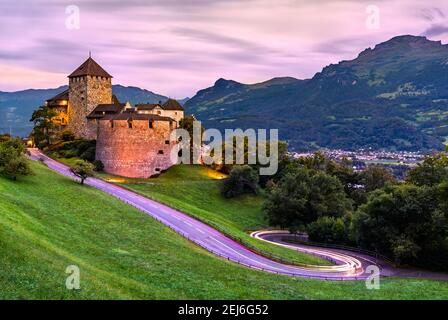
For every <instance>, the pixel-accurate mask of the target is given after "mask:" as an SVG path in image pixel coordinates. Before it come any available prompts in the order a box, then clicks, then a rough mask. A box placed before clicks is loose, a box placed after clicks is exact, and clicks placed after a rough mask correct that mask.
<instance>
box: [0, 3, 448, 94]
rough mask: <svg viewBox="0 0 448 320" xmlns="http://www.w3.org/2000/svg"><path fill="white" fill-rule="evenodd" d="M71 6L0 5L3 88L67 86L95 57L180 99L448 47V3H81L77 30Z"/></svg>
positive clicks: (125, 77) (124, 80) (122, 75)
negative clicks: (404, 45)
mask: <svg viewBox="0 0 448 320" xmlns="http://www.w3.org/2000/svg"><path fill="white" fill-rule="evenodd" d="M68 4H70V3H68V2H62V1H50V0H46V1H45V0H43V1H31V0H26V1H20V2H19V3H18V1H12V0H3V1H2V2H1V3H0V15H1V16H0V28H1V30H2V32H1V33H0V41H1V43H2V47H1V48H0V67H1V68H2V69H1V79H0V90H2V91H7V90H18V89H25V88H29V87H35V88H36V87H51V86H58V85H60V84H65V83H66V79H65V77H63V76H62V75H67V74H69V73H70V72H71V71H72V70H73V69H74V68H76V67H77V65H79V64H80V63H81V62H83V60H84V59H85V58H86V57H87V55H88V51H92V52H93V56H94V58H95V59H96V60H98V62H100V63H101V64H102V65H103V66H104V67H105V68H106V69H107V70H108V71H109V72H110V73H112V74H113V75H114V82H115V83H120V84H124V85H135V86H140V87H143V88H146V89H149V90H152V91H155V92H158V93H162V94H165V95H169V96H172V97H179V98H180V97H184V96H192V95H194V94H195V92H196V91H197V90H199V89H202V88H204V87H206V86H210V85H212V84H213V83H214V81H215V80H216V79H217V78H220V77H224V78H228V79H234V80H236V81H241V82H249V83H253V82H259V81H264V80H267V79H269V78H272V77H277V76H294V77H297V78H308V77H311V76H313V75H314V73H316V72H318V71H320V70H321V69H322V68H323V67H324V66H325V65H328V64H330V63H337V62H338V61H340V60H343V59H352V58H355V57H356V55H357V54H358V53H359V52H360V51H362V50H364V49H365V48H366V47H371V46H374V45H375V44H377V43H379V42H382V41H386V40H388V39H389V38H392V37H394V36H396V35H402V34H415V35H420V34H427V35H428V36H430V37H431V38H432V39H434V40H443V41H444V42H445V41H446V40H448V32H447V30H448V22H447V21H446V18H445V14H448V12H445V11H444V10H446V9H445V7H446V5H445V0H443V1H442V0H433V1H431V4H428V2H426V3H423V2H422V1H417V0H414V1H410V0H390V1H353V0H345V1H343V0H340V1H330V0H320V1H313V2H311V1H305V0H278V1H273V0H271V1H268V0H246V1H236V0H231V1H223V0H221V1H208V0H207V1H205V0H183V1H175V0H164V1H162V0H151V1H143V0H141V1H140V0H130V1H118V0H109V1H99V0H96V1H95V0H93V1H92V0H90V1H85V0H81V1H77V5H78V6H79V9H80V18H81V20H80V29H79V30H68V29H67V28H66V27H65V19H66V18H67V15H66V13H65V8H66V5H68ZM371 4H374V5H376V6H377V7H378V8H379V9H380V19H381V20H380V21H381V24H380V28H379V29H375V30H370V29H368V28H366V25H365V21H366V18H367V14H366V8H367V6H368V5H371Z"/></svg>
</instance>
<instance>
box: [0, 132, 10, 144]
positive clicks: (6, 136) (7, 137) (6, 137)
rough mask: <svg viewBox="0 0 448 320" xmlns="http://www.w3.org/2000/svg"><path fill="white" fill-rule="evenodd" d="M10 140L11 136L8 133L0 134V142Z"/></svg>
mask: <svg viewBox="0 0 448 320" xmlns="http://www.w3.org/2000/svg"><path fill="white" fill-rule="evenodd" d="M8 140H11V136H10V135H9V134H8V133H5V134H0V142H4V141H8Z"/></svg>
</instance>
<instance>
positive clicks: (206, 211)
mask: <svg viewBox="0 0 448 320" xmlns="http://www.w3.org/2000/svg"><path fill="white" fill-rule="evenodd" d="M222 176H223V175H222V174H220V173H219V172H216V171H213V170H210V169H208V168H206V167H202V166H188V165H180V166H175V167H172V168H170V170H168V171H167V172H166V173H164V174H163V175H161V176H160V177H158V178H157V179H123V178H115V179H114V177H112V176H110V175H107V174H102V177H103V178H106V179H108V177H109V178H111V177H112V179H113V180H112V181H115V183H117V182H119V183H118V184H120V185H123V186H125V187H127V188H129V189H132V190H135V191H137V192H139V193H141V194H143V195H146V196H148V197H150V198H153V199H155V200H158V201H161V202H163V203H166V204H168V205H170V206H172V207H174V208H176V209H179V210H181V211H183V212H186V213H188V214H190V215H192V216H196V217H199V218H201V219H203V221H206V222H208V223H209V224H211V225H213V226H217V227H218V228H219V230H222V231H224V232H225V233H226V234H229V235H231V236H233V237H236V238H239V239H243V241H244V242H245V243H249V244H250V245H252V246H254V247H256V248H257V249H258V250H261V251H263V252H268V253H270V254H274V255H275V256H276V257H279V258H282V259H285V260H287V261H293V262H296V263H305V264H320V265H330V264H331V263H330V262H328V261H327V260H323V259H320V258H318V257H314V256H311V255H307V254H304V253H301V252H295V251H292V250H289V249H284V248H281V247H278V246H275V245H272V244H269V243H264V242H261V241H260V240H256V239H253V238H251V237H250V236H249V235H248V233H247V232H245V231H246V230H258V229H262V228H267V227H268V224H267V223H266V221H265V220H264V218H263V217H264V214H263V212H262V203H263V197H261V196H243V197H238V198H237V199H225V198H224V197H222V196H221V194H220V185H221V182H222V181H221V180H219V179H218V178H220V177H222Z"/></svg>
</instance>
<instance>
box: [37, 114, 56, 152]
mask: <svg viewBox="0 0 448 320" xmlns="http://www.w3.org/2000/svg"><path fill="white" fill-rule="evenodd" d="M56 115H57V114H56V111H54V110H52V109H51V108H49V107H48V106H41V107H39V108H38V109H37V110H35V111H34V112H33V114H32V116H31V119H30V121H32V122H34V128H33V132H32V136H33V137H34V139H35V141H36V144H37V145H38V146H39V145H42V143H44V144H46V145H47V146H48V145H50V142H51V141H50V138H51V133H52V130H53V129H54V128H55V124H54V123H53V121H52V119H53V118H54V117H55V116H56Z"/></svg>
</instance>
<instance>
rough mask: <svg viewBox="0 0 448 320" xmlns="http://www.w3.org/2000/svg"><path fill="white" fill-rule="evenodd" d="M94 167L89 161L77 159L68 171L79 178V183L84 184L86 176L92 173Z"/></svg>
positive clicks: (90, 175)
mask: <svg viewBox="0 0 448 320" xmlns="http://www.w3.org/2000/svg"><path fill="white" fill-rule="evenodd" d="M94 169H95V167H94V165H93V164H91V163H90V162H87V161H83V160H79V161H77V162H76V163H75V164H74V165H73V166H72V167H71V168H70V171H71V173H73V174H74V175H75V176H77V177H78V178H79V179H80V182H81V184H84V181H85V180H86V179H87V178H88V177H92V176H93V175H94Z"/></svg>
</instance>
